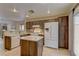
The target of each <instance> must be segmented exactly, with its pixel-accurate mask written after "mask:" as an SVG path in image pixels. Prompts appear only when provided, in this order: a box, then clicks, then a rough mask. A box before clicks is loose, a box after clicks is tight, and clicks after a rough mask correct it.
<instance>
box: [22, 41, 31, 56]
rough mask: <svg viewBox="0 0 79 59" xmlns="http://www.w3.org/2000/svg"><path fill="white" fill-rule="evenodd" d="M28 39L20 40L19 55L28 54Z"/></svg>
mask: <svg viewBox="0 0 79 59" xmlns="http://www.w3.org/2000/svg"><path fill="white" fill-rule="evenodd" d="M29 49H30V47H29V41H27V40H21V56H30V53H29V52H30V50H29Z"/></svg>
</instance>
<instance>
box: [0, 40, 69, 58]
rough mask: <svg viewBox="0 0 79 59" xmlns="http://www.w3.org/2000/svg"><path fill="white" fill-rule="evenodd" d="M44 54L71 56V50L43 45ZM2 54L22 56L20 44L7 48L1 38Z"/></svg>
mask: <svg viewBox="0 0 79 59" xmlns="http://www.w3.org/2000/svg"><path fill="white" fill-rule="evenodd" d="M42 55H43V56H69V55H70V54H69V51H68V50H67V49H63V48H59V49H53V48H48V47H45V46H44V47H43V54H42ZM0 56H20V46H19V47H17V48H14V49H12V50H11V51H8V50H5V49H4V48H3V42H2V40H1V39H0Z"/></svg>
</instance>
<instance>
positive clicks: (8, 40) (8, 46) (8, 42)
mask: <svg viewBox="0 0 79 59" xmlns="http://www.w3.org/2000/svg"><path fill="white" fill-rule="evenodd" d="M4 45H5V49H7V50H11V37H8V36H5V41H4Z"/></svg>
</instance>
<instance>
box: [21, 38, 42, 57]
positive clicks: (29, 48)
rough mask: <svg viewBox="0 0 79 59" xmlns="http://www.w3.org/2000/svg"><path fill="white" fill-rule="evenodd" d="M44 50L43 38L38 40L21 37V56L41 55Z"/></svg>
mask: <svg viewBox="0 0 79 59" xmlns="http://www.w3.org/2000/svg"><path fill="white" fill-rule="evenodd" d="M42 51H43V39H41V40H39V41H38V42H36V41H29V40H22V39H21V56H38V55H39V56H41V55H42Z"/></svg>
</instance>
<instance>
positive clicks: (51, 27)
mask: <svg viewBox="0 0 79 59" xmlns="http://www.w3.org/2000/svg"><path fill="white" fill-rule="evenodd" d="M44 43H45V46H47V47H50V48H58V22H48V23H45V24H44Z"/></svg>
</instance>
